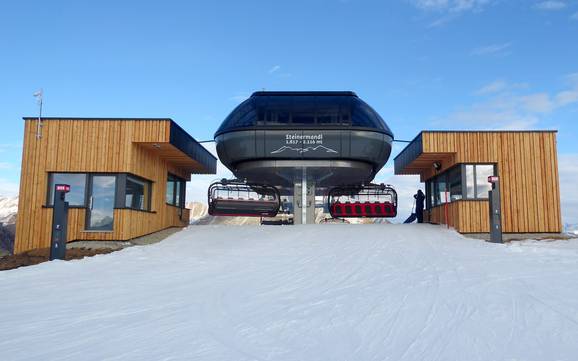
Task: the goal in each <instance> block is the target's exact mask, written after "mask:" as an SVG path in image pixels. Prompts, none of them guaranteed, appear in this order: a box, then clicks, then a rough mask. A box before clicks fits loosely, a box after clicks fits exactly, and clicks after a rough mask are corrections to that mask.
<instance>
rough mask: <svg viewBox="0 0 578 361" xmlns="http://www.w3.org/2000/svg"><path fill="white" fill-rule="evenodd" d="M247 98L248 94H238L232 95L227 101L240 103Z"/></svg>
mask: <svg viewBox="0 0 578 361" xmlns="http://www.w3.org/2000/svg"><path fill="white" fill-rule="evenodd" d="M248 98H249V94H247V93H238V94H237V95H233V96H232V97H230V98H229V100H232V101H234V102H237V103H240V102H242V101H244V100H246V99H248Z"/></svg>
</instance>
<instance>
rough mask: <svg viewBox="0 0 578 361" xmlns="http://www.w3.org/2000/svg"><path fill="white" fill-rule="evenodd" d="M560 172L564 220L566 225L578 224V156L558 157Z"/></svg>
mask: <svg viewBox="0 0 578 361" xmlns="http://www.w3.org/2000/svg"><path fill="white" fill-rule="evenodd" d="M558 170H559V174H560V198H561V202H562V220H563V222H565V223H570V224H578V187H576V179H578V154H561V155H560V156H559V157H558Z"/></svg>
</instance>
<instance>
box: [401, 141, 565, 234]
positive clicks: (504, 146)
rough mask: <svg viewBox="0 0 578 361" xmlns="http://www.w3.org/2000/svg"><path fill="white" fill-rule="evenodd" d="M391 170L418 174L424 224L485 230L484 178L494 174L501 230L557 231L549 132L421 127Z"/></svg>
mask: <svg viewBox="0 0 578 361" xmlns="http://www.w3.org/2000/svg"><path fill="white" fill-rule="evenodd" d="M434 165H435V167H434ZM395 174H417V175H420V178H421V181H422V182H425V188H426V204H427V206H426V212H425V217H424V218H425V219H426V220H428V221H429V222H430V223H438V224H439V223H443V224H449V225H450V226H452V227H454V228H455V229H456V230H457V231H458V232H461V233H481V232H488V231H489V205H488V190H489V189H490V184H489V183H488V181H487V178H488V176H490V175H497V176H499V179H500V185H501V199H500V201H501V207H502V208H501V209H502V229H503V232H506V233H559V232H561V231H562V220H561V218H562V217H561V214H560V188H559V179H558V163H557V150H556V132H555V131H423V132H421V133H420V134H419V135H418V136H417V137H416V138H415V139H414V140H413V141H412V142H411V143H410V144H409V145H408V146H407V147H406V148H405V149H404V150H403V151H402V152H401V153H400V154H399V155H398V156H397V157H396V158H395Z"/></svg>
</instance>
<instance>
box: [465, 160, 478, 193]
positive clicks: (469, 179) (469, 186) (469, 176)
mask: <svg viewBox="0 0 578 361" xmlns="http://www.w3.org/2000/svg"><path fill="white" fill-rule="evenodd" d="M475 194H476V193H475V182H474V166H473V165H470V164H468V165H466V197H467V198H475V196H474V195H475Z"/></svg>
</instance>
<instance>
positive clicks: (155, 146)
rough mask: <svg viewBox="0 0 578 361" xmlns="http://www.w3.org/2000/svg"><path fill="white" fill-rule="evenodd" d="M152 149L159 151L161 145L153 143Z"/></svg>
mask: <svg viewBox="0 0 578 361" xmlns="http://www.w3.org/2000/svg"><path fill="white" fill-rule="evenodd" d="M153 147H154V148H157V149H161V145H160V144H157V143H153Z"/></svg>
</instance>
